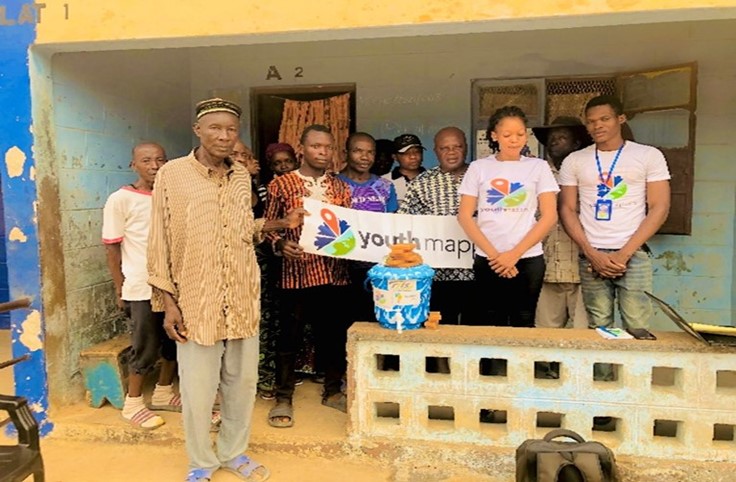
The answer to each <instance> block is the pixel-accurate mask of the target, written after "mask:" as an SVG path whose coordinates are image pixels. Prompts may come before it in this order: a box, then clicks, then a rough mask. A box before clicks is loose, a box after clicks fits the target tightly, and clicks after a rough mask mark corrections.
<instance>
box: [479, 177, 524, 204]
mask: <svg viewBox="0 0 736 482" xmlns="http://www.w3.org/2000/svg"><path fill="white" fill-rule="evenodd" d="M486 193H487V197H486V200H487V201H488V204H492V205H494V206H500V207H504V208H515V207H517V206H521V205H522V204H524V201H526V198H527V191H526V188H525V187H524V184H522V183H520V182H509V180H508V179H502V178H496V179H493V180H492V181H491V188H490V189H489V190H488V191H486Z"/></svg>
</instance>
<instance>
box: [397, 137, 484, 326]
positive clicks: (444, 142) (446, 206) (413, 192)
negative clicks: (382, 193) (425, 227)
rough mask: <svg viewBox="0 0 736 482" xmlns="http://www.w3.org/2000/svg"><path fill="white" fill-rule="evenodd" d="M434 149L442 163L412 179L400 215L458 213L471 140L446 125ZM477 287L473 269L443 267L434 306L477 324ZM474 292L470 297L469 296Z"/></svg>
mask: <svg viewBox="0 0 736 482" xmlns="http://www.w3.org/2000/svg"><path fill="white" fill-rule="evenodd" d="M434 152H435V154H436V155H437V159H438V160H439V166H437V167H433V168H432V169H429V170H427V171H425V172H423V173H422V174H420V175H419V176H417V177H416V179H414V181H412V183H411V184H410V185H409V190H408V192H407V193H406V198H404V201H403V202H402V203H401V204H400V206H399V211H398V212H399V214H425V215H427V214H429V215H435V216H457V210H458V205H459V202H460V196H459V195H458V193H457V189H458V187H459V186H460V182H461V181H462V180H463V175H464V174H465V171H466V170H467V169H468V164H467V163H466V162H465V159H466V157H467V155H468V143H467V141H466V139H465V133H464V132H463V131H462V130H460V129H459V128H457V127H445V128H443V129H440V131H439V132H437V134H436V135H435V136H434ZM474 290H475V283H473V270H472V269H461V268H440V269H437V270H436V273H435V276H434V280H433V282H432V297H431V299H430V302H429V304H430V309H431V310H432V311H439V312H440V313H441V314H442V322H443V323H448V324H458V323H463V324H475V323H476V322H477V320H476V315H475V313H474V311H475V310H474V309H473V308H472V307H473V306H475V303H473V302H471V301H472V300H470V299H469V298H472V297H473V296H472V293H473V291H474ZM469 295H470V296H469Z"/></svg>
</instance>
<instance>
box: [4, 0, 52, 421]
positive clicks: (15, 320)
mask: <svg viewBox="0 0 736 482" xmlns="http://www.w3.org/2000/svg"><path fill="white" fill-rule="evenodd" d="M3 4H4V6H5V14H6V15H5V16H6V18H17V17H18V13H19V12H20V8H21V5H22V4H23V2H22V1H19V0H9V1H5V2H3ZM34 38H35V24H34V23H32V22H29V23H24V24H22V25H19V24H16V25H4V26H0V66H1V67H0V69H2V70H1V72H2V75H0V105H1V106H2V110H3V112H2V116H0V154H2V155H3V157H4V158H5V159H7V153H8V151H9V150H10V149H11V148H13V147H16V148H18V149H20V151H22V153H23V155H25V157H26V161H25V163H24V164H23V170H22V173H21V174H20V175H19V176H15V177H10V175H9V173H8V169H7V165H3V169H2V199H3V204H4V208H5V209H4V214H5V236H6V239H8V241H7V260H8V263H7V270H8V281H9V285H10V297H11V298H13V299H15V298H22V297H29V298H30V299H31V300H32V307H31V310H33V311H30V312H29V310H16V311H13V312H12V313H11V317H10V321H11V330H12V343H13V346H12V354H13V356H21V355H25V354H28V355H30V356H31V359H30V360H28V361H26V362H24V363H20V364H18V365H16V366H15V372H14V376H15V380H16V393H17V394H18V395H22V396H24V397H26V398H28V400H29V402H30V404H31V407H32V409H33V411H34V413H35V415H36V417H37V419H38V420H39V422H40V425H41V432H42V433H43V434H46V433H48V432H49V431H50V430H51V428H52V425H51V424H50V423H49V422H48V419H47V409H48V397H47V396H48V389H47V379H46V363H45V350H44V329H43V319H42V317H39V316H37V315H38V313H39V312H40V311H41V309H42V307H41V279H40V266H39V245H38V237H37V226H36V222H35V219H34V218H35V213H34V203H35V201H36V184H35V182H34V181H33V179H32V178H31V169H32V166H33V164H34V160H33V153H32V150H31V148H32V144H33V138H32V135H31V87H30V75H29V70H28V48H29V47H30V45H31V44H32V43H33V41H34ZM16 228H17V230H19V231H17V230H16ZM11 231H14V232H15V233H16V236H15V238H16V239H18V240H17V241H13V240H11V239H10V238H11V237H10V236H9V234H10V232H11ZM19 232H20V233H22V236H18V233H19Z"/></svg>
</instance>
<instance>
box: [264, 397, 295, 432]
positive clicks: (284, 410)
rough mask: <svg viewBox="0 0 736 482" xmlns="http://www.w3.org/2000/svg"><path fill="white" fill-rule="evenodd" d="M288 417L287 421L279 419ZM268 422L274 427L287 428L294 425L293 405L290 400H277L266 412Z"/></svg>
mask: <svg viewBox="0 0 736 482" xmlns="http://www.w3.org/2000/svg"><path fill="white" fill-rule="evenodd" d="M280 418H288V419H289V421H288V422H284V421H282V420H279V419H280ZM268 424H269V425H270V426H272V427H275V428H289V427H291V426H293V425H294V406H293V405H292V404H291V403H290V402H277V403H276V406H275V407H273V408H272V409H271V410H270V411H269V412H268Z"/></svg>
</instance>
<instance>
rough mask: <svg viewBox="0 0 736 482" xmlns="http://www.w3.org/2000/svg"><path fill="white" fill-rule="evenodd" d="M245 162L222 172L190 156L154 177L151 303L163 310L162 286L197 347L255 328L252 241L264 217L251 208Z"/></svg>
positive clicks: (258, 234) (257, 295) (255, 278)
mask: <svg viewBox="0 0 736 482" xmlns="http://www.w3.org/2000/svg"><path fill="white" fill-rule="evenodd" d="M250 204H251V182H250V175H249V174H248V171H247V170H246V169H245V167H243V166H241V165H240V164H238V163H228V165H227V172H225V173H224V174H222V175H220V174H218V173H217V172H215V171H213V170H212V169H209V168H208V167H205V166H204V165H202V164H201V163H200V162H199V161H197V159H196V158H195V157H194V151H192V152H191V153H190V154H189V155H188V156H186V157H181V158H179V159H175V160H173V161H169V162H167V163H166V164H165V165H164V166H163V167H162V168H161V169H159V171H158V174H157V175H156V184H155V186H154V190H153V210H152V212H151V228H150V232H149V238H148V274H149V278H148V282H149V283H150V284H151V286H153V288H154V289H153V297H152V299H151V303H152V305H153V309H154V310H155V311H163V308H164V305H163V296H162V295H163V293H162V291H166V292H168V293H171V295H172V296H173V297H174V299H175V300H176V302H177V304H178V305H179V308H180V309H181V313H182V317H183V319H184V325H185V328H186V330H187V338H188V339H189V340H191V341H193V342H195V343H199V344H201V345H213V344H214V343H215V342H217V341H219V340H233V339H239V338H249V337H252V336H254V335H256V334H257V333H258V322H259V318H260V298H261V296H260V295H261V294H260V271H259V269H258V264H257V262H256V255H255V250H254V243H258V242H260V241H262V237H261V234H262V229H263V224H264V222H265V221H264V220H262V219H259V220H255V219H254V218H253V211H252V210H251V206H250Z"/></svg>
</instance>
